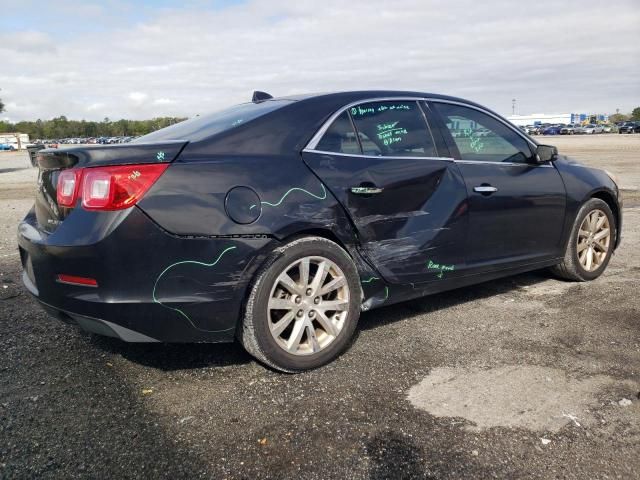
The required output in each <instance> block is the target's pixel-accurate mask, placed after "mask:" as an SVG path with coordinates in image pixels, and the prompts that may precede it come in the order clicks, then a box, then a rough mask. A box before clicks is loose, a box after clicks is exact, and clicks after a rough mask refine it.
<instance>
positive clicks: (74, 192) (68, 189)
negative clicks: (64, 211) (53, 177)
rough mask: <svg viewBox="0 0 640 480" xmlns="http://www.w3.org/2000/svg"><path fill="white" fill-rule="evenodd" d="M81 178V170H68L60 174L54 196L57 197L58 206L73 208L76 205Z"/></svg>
mask: <svg viewBox="0 0 640 480" xmlns="http://www.w3.org/2000/svg"><path fill="white" fill-rule="evenodd" d="M81 178H82V170H81V169H70V170H63V171H62V172H60V175H58V184H57V188H56V196H57V197H58V205H59V206H61V207H73V206H74V205H75V204H76V201H77V199H78V190H79V189H80V180H81Z"/></svg>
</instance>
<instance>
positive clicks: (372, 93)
mask: <svg viewBox="0 0 640 480" xmlns="http://www.w3.org/2000/svg"><path fill="white" fill-rule="evenodd" d="M386 97H414V98H432V99H438V100H449V101H454V102H463V103H468V104H471V105H476V106H481V107H482V108H484V109H487V108H486V107H484V106H482V105H479V104H477V103H475V102H472V101H470V100H467V99H464V98H460V97H454V96H451V95H443V94H440V93H429V92H419V91H413V90H346V91H334V92H319V93H300V94H295V95H286V96H281V97H274V98H273V100H294V101H301V102H304V101H305V100H312V99H321V98H323V99H326V100H332V99H336V98H340V99H341V100H343V101H345V103H351V102H357V101H359V100H366V99H368V98H386Z"/></svg>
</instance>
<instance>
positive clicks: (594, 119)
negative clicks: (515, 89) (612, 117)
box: [507, 113, 609, 125]
mask: <svg viewBox="0 0 640 480" xmlns="http://www.w3.org/2000/svg"><path fill="white" fill-rule="evenodd" d="M608 119H609V115H602V114H588V113H557V114H550V113H533V114H531V115H510V116H508V117H507V120H509V121H510V122H511V123H513V124H514V125H540V124H542V123H564V124H565V125H568V124H570V123H580V124H586V123H604V122H606V121H607V120H608Z"/></svg>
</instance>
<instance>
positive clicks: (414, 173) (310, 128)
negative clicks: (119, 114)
mask: <svg viewBox="0 0 640 480" xmlns="http://www.w3.org/2000/svg"><path fill="white" fill-rule="evenodd" d="M255 97H256V95H255V94H254V98H255ZM461 129H464V130H465V132H464V135H457V136H454V135H452V132H453V131H456V132H457V131H459V130H461ZM487 130H488V131H489V132H490V134H489V135H486V131H487ZM476 131H477V132H479V135H476V134H475V132H476ZM37 158H38V165H39V168H40V171H39V180H38V190H37V192H36V200H35V205H34V208H33V209H32V210H31V211H30V212H29V213H28V214H27V216H26V217H25V219H24V220H23V222H22V223H21V224H20V225H19V227H18V244H19V251H20V259H21V262H22V267H23V274H22V280H23V282H24V284H25V286H26V288H27V289H28V291H29V292H30V293H31V294H32V295H33V296H34V297H35V298H36V299H37V300H39V301H40V302H41V304H42V306H43V308H45V310H47V311H48V312H49V313H51V314H53V315H55V316H56V317H57V318H59V319H61V320H64V321H65V322H68V323H71V324H75V325H78V326H80V327H81V328H83V329H85V330H87V331H90V332H93V333H98V334H102V335H109V336H113V337H117V338H121V339H123V340H126V341H131V342H231V341H234V339H236V338H237V339H238V340H239V341H240V342H241V343H242V344H243V345H244V347H245V348H246V349H247V351H248V352H249V353H251V354H252V355H254V356H255V357H256V358H257V359H259V360H260V361H262V362H264V363H265V364H267V365H270V366H271V367H273V368H276V369H279V370H283V371H287V372H298V371H302V370H307V369H310V368H315V367H319V366H321V365H324V364H326V363H328V362H330V361H331V360H333V359H334V358H336V357H337V356H338V355H340V353H342V352H343V351H344V350H345V349H346V348H347V347H348V345H349V344H350V342H351V339H352V337H353V334H354V332H355V330H356V327H357V322H358V318H359V315H360V312H361V311H366V310H370V309H373V308H376V307H380V306H386V305H392V304H394V303H397V302H401V301H404V300H409V299H412V298H417V297H421V296H424V295H428V294H433V293H437V292H441V291H445V290H451V289H453V288H459V287H463V286H465V285H470V284H473V283H478V282H481V281H489V280H494V279H496V278H499V277H503V276H508V275H512V274H516V273H520V272H525V271H529V270H536V269H542V268H548V267H551V268H553V271H554V272H555V273H556V274H557V275H559V276H561V277H563V278H565V279H569V280H573V281H587V280H593V279H595V278H597V277H598V276H600V275H601V274H602V272H603V271H604V270H605V269H606V267H607V264H608V262H609V260H610V258H611V255H612V254H613V251H614V249H615V248H616V247H617V246H618V244H619V241H620V228H621V219H622V217H621V212H622V208H621V205H620V200H619V199H620V192H619V189H618V187H617V185H616V183H615V181H614V180H613V179H612V178H611V176H610V175H609V174H607V173H606V172H605V171H603V170H599V169H596V168H591V167H587V166H582V165H579V164H577V163H576V162H575V161H573V160H570V159H567V158H566V157H563V156H559V155H558V152H557V149H556V148H555V147H553V146H548V145H540V144H538V143H536V142H535V141H534V140H533V139H532V138H531V137H529V136H527V135H525V134H524V133H522V132H521V131H520V130H519V129H517V128H516V127H515V126H513V125H512V124H511V123H509V122H508V121H507V120H505V119H504V118H502V117H501V116H500V115H498V114H496V113H495V112H492V111H491V110H489V109H487V108H485V107H482V106H481V105H478V104H477V103H474V102H470V101H466V100H463V99H460V98H454V97H449V96H444V95H436V94H428V93H414V92H398V91H360V92H341V93H332V94H323V95H298V96H292V97H285V98H279V99H278V98H272V97H271V96H269V95H267V94H264V93H263V94H259V95H258V98H257V99H256V100H254V101H252V102H249V103H245V104H242V105H236V106H234V107H231V108H228V109H226V110H224V111H221V112H217V113H213V114H209V115H203V116H200V117H196V118H193V119H191V120H188V121H185V122H182V123H179V124H176V125H173V126H171V127H167V128H165V129H162V130H158V131H156V132H153V133H151V134H149V135H145V136H143V137H141V138H139V139H138V140H137V141H135V142H133V143H127V144H123V145H115V146H102V145H95V146H75V147H69V148H64V149H61V150H49V149H48V150H42V151H40V152H39V153H38V157H37ZM577 166H580V168H576V167H577ZM523 167H525V168H523ZM265 169H266V170H265ZM265 172H268V174H265ZM149 252H153V254H152V255H150V254H149ZM46 328H49V327H48V326H45V325H44V324H43V328H42V330H43V331H44V330H45V329H46ZM425 332H426V333H425ZM425 332H423V333H424V334H426V335H428V329H427V330H425ZM423 333H421V334H423Z"/></svg>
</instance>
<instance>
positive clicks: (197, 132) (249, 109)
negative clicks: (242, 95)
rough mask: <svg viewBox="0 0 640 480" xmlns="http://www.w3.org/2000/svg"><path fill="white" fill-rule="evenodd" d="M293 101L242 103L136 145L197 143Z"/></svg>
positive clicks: (157, 133)
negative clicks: (180, 142)
mask: <svg viewBox="0 0 640 480" xmlns="http://www.w3.org/2000/svg"><path fill="white" fill-rule="evenodd" d="M291 102H292V100H267V101H265V102H259V103H253V102H251V103H242V104H240V105H235V106H233V107H231V108H227V109H226V110H222V111H220V112H215V113H209V114H207V115H202V116H198V117H194V118H191V119H189V120H185V121H184V122H180V123H176V124H175V125H171V126H170V127H166V128H162V129H160V130H156V131H155V132H151V133H149V134H147V135H143V136H142V137H140V138H137V139H136V140H135V142H136V143H148V142H159V141H164V140H189V141H191V142H197V141H198V140H202V139H204V138H207V137H210V136H212V135H215V134H217V133H220V132H224V131H226V130H231V129H232V128H235V127H238V126H240V125H243V124H245V123H247V122H249V121H251V120H254V119H256V118H258V117H261V116H262V115H266V114H267V113H269V112H273V111H274V110H277V109H278V108H281V107H284V106H285V105H288V104H290V103H291Z"/></svg>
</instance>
